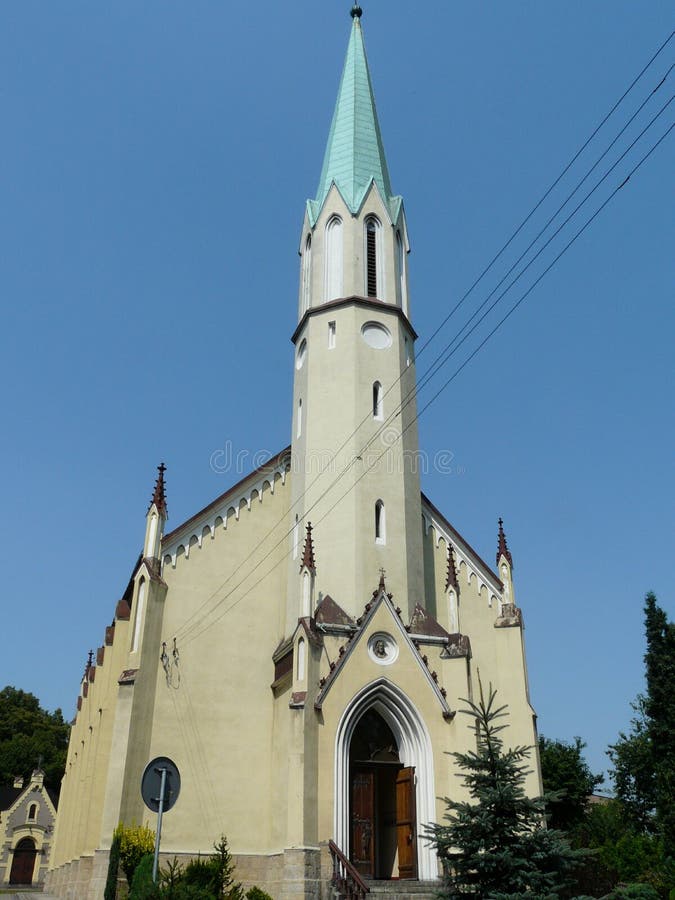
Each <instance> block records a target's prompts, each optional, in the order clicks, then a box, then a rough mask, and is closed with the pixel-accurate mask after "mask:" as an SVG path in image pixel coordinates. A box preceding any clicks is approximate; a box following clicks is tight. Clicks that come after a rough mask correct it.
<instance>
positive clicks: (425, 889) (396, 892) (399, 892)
mask: <svg viewBox="0 0 675 900" xmlns="http://www.w3.org/2000/svg"><path fill="white" fill-rule="evenodd" d="M366 884H367V886H368V888H369V891H370V893H369V894H368V900H436V894H437V891H438V889H439V887H440V885H439V883H438V882H437V881H413V880H412V879H411V880H407V879H401V880H400V881H397V880H393V881H369V880H367V879H366Z"/></svg>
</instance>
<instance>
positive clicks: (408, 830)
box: [396, 766, 417, 878]
mask: <svg viewBox="0 0 675 900" xmlns="http://www.w3.org/2000/svg"><path fill="white" fill-rule="evenodd" d="M396 843H397V847H398V876H399V878H417V810H416V806H415V767H414V766H407V767H406V768H403V769H401V770H400V772H399V773H398V775H397V777H396Z"/></svg>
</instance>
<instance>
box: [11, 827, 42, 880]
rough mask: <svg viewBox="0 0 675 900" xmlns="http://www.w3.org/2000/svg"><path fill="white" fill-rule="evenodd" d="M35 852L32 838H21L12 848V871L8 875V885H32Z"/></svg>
mask: <svg viewBox="0 0 675 900" xmlns="http://www.w3.org/2000/svg"><path fill="white" fill-rule="evenodd" d="M36 856H37V850H36V848H35V841H34V840H33V839H32V838H28V837H25V838H21V840H20V841H19V843H18V844H17V845H16V847H15V848H14V858H13V859H12V869H11V871H10V873H9V883H10V884H32V883H33V870H34V869H35V857H36Z"/></svg>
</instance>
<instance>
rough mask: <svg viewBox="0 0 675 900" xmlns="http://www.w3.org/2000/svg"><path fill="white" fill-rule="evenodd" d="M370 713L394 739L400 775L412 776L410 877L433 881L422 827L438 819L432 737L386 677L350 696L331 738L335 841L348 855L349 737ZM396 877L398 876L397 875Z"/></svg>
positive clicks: (432, 854)
mask: <svg viewBox="0 0 675 900" xmlns="http://www.w3.org/2000/svg"><path fill="white" fill-rule="evenodd" d="M370 710H373V711H375V712H377V713H378V714H379V715H380V717H381V718H382V719H383V720H384V722H385V723H386V724H387V726H388V727H389V729H390V731H391V734H392V735H393V736H394V738H395V741H394V743H395V746H396V749H397V751H398V757H399V760H400V765H401V767H402V769H400V770H399V772H402V771H403V768H407V769H408V771H409V773H410V774H411V775H414V778H413V779H412V782H414V785H415V807H416V813H417V815H416V817H415V818H416V820H417V823H416V828H415V830H414V831H413V843H414V844H415V847H414V853H415V859H416V866H417V869H416V872H415V874H413V876H412V877H413V878H419V879H421V880H423V881H434V880H435V879H437V878H438V857H437V856H436V851H435V850H434V848H433V847H432V846H431V844H430V843H429V841H428V840H426V839H425V838H423V837H422V832H423V829H424V825H425V824H426V823H427V822H435V821H437V819H436V791H435V789H434V754H433V750H432V747H431V738H430V736H429V732H428V730H427V727H426V725H425V724H424V721H423V719H422V718H421V716H420V714H419V712H418V710H417V708H416V707H415V705H414V704H413V703H411V701H410V699H409V698H408V697H407V696H406V694H405V693H404V692H403V691H402V690H401V688H399V687H398V686H397V685H395V684H393V683H392V682H391V681H389V680H388V679H387V678H378V679H376V680H375V681H371V682H370V684H366V685H364V686H363V687H362V688H361V689H360V690H359V691H358V692H357V693H356V694H355V695H354V696H353V697H352V699H351V700H350V702H349V703H348V704H347V706H346V707H345V709H344V711H343V713H342V716H341V717H340V722H339V724H338V728H337V733H336V735H335V770H334V778H335V781H334V785H335V795H334V796H335V807H334V832H333V833H334V835H335V841H336V843H337V845H338V847H340V849H341V850H342V852H343V853H344V854H345V855H347V856H348V855H349V852H350V845H351V841H352V821H351V810H352V775H351V766H350V751H351V749H352V746H351V744H352V737H353V736H354V733H355V731H356V730H357V728H358V726H359V723H360V722H361V720H362V719H363V717H364V715H365V714H366V713H367V712H369V711H370ZM409 833H410V832H408V834H409ZM389 877H392V876H391V875H390V876H389ZM398 877H401V876H400V874H399V876H398Z"/></svg>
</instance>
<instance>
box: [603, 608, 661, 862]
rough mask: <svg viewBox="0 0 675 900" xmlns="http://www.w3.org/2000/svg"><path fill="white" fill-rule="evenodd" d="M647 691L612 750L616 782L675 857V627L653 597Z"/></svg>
mask: <svg viewBox="0 0 675 900" xmlns="http://www.w3.org/2000/svg"><path fill="white" fill-rule="evenodd" d="M645 633H646V638H647V650H646V653H645V670H646V671H645V674H646V682H647V690H646V693H645V694H644V696H639V697H638V699H637V702H636V703H635V704H634V705H633V709H634V710H635V711H636V713H637V715H636V716H635V717H634V718H633V720H632V722H631V730H630V732H629V733H628V734H627V735H626V734H623V733H621V734H620V735H619V740H618V741H617V743H616V744H614V745H613V746H611V747H610V749H609V751H608V752H609V756H610V759H611V760H612V763H613V766H614V768H613V770H612V779H613V781H614V786H615V789H616V794H617V797H618V798H619V800H621V802H622V803H623V804H624V807H625V809H626V811H627V813H628V815H629V816H630V818H631V821H632V823H633V824H634V826H635V827H636V828H637V829H639V830H641V831H643V832H648V833H649V832H655V833H657V834H658V835H659V836H660V838H661V841H662V844H663V849H664V852H665V855H666V856H667V857H671V858H675V803H673V797H674V796H675V691H674V690H673V685H674V684H675V624H673V623H672V622H669V621H668V618H667V616H666V614H665V612H664V611H663V610H662V609H661V608H660V607H659V605H658V603H657V602H656V597H655V596H654V594H652V593H649V594H647V596H646V598H645Z"/></svg>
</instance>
